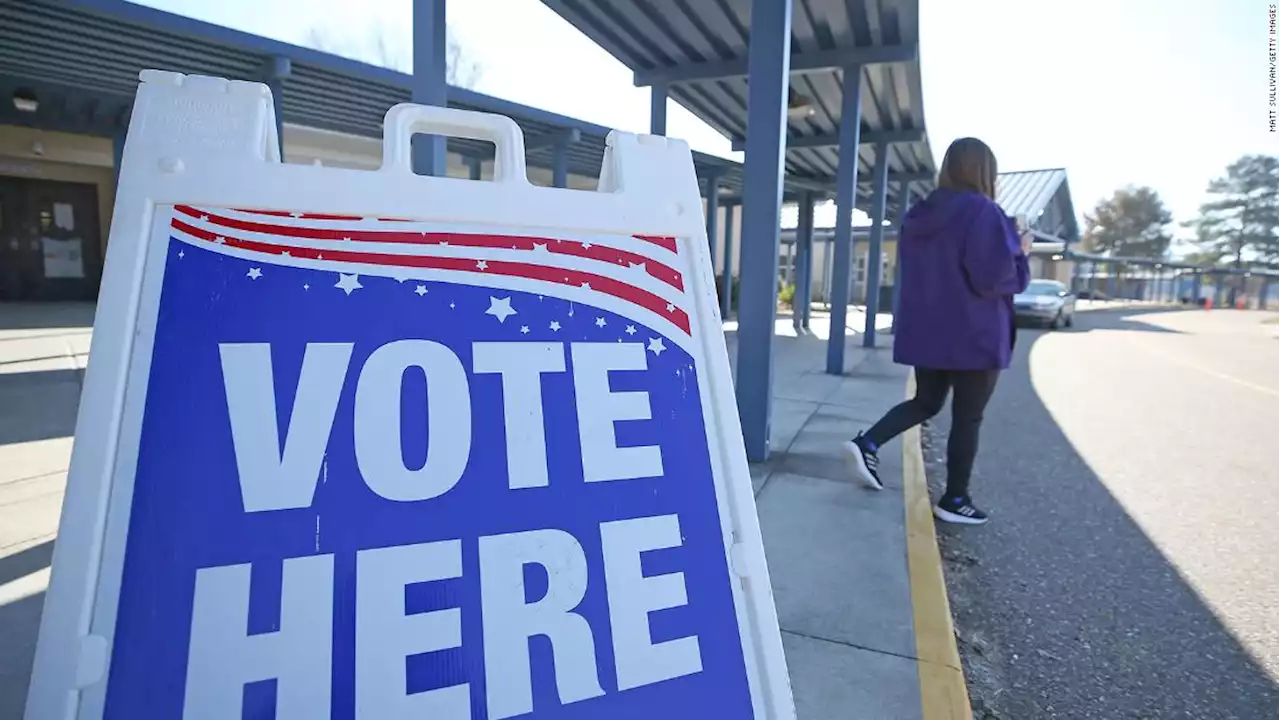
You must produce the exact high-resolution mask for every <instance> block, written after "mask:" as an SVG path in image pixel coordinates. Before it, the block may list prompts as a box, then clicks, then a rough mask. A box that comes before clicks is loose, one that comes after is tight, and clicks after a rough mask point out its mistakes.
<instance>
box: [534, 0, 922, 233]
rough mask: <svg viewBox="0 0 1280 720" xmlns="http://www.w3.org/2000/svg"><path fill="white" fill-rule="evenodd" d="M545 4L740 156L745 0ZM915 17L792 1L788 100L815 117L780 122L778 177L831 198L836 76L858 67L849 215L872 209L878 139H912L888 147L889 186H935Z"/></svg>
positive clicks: (845, 4)
mask: <svg viewBox="0 0 1280 720" xmlns="http://www.w3.org/2000/svg"><path fill="white" fill-rule="evenodd" d="M543 2H544V3H545V4H546V5H547V6H548V7H550V8H551V9H553V10H554V11H555V12H556V13H558V14H559V15H560V16H561V17H563V18H564V19H566V20H567V21H569V22H570V23H571V24H573V25H574V26H575V27H577V28H578V29H579V30H581V31H582V32H583V33H585V34H586V35H587V36H588V37H590V38H591V39H592V40H594V41H595V42H596V43H598V44H599V45H600V46H601V47H603V48H604V49H605V50H607V51H608V52H609V53H610V54H612V55H613V56H614V57H615V58H617V59H618V60H620V61H621V62H622V63H624V64H625V65H626V66H627V67H629V68H631V69H632V70H633V71H634V72H635V81H636V84H637V85H641V86H644V85H666V86H667V88H668V93H669V94H670V97H671V98H673V99H674V100H676V101H677V102H679V103H680V104H681V105H683V106H684V107H686V108H688V109H689V110H690V111H691V112H692V113H693V114H694V115H696V116H698V117H699V118H701V119H702V120H703V121H705V122H706V123H708V124H709V125H711V126H712V127H714V128H716V129H717V130H719V131H720V132H721V133H723V134H724V135H726V136H727V137H729V138H731V139H732V140H734V141H737V144H738V145H739V146H740V143H741V141H743V140H744V139H745V138H746V132H747V128H746V123H747V78H746V63H747V40H748V36H749V31H750V15H751V0H719V1H718V2H688V1H687V0H612V1H611V2H594V0H543ZM917 16H918V5H917V0H849V1H846V0H794V9H793V18H792V37H791V49H792V55H791V95H792V102H793V103H796V102H807V103H808V104H809V105H810V107H811V108H812V109H813V113H812V114H811V115H810V116H808V117H807V118H800V119H797V118H796V117H790V116H789V119H788V129H787V130H788V136H789V142H788V152H787V162H786V168H787V172H788V173H789V175H790V176H791V177H792V178H803V179H807V180H809V181H812V182H816V183H821V184H823V185H826V186H827V187H828V188H832V189H833V188H834V185H835V175H836V168H837V166H838V164H839V157H838V152H837V148H836V139H837V135H838V133H839V126H840V112H841V97H842V92H841V82H842V73H843V71H842V70H841V68H842V67H844V66H847V65H849V64H851V63H855V62H861V63H864V65H863V70H862V72H863V73H864V77H863V83H862V128H861V132H862V135H861V140H862V142H863V145H862V146H861V147H860V148H859V156H860V160H861V162H860V163H859V165H860V168H859V171H858V175H859V179H860V183H859V202H858V205H859V206H860V207H868V206H869V205H870V201H869V197H870V183H869V180H870V176H871V172H870V169H871V164H872V163H873V162H874V159H875V158H874V145H872V144H870V143H873V142H874V141H876V140H877V139H902V138H918V139H914V140H913V141H911V142H895V143H894V144H892V145H890V151H889V154H890V167H889V170H890V173H891V174H890V180H894V179H898V180H903V179H907V180H910V181H912V182H917V183H919V184H920V185H922V186H925V187H931V186H932V185H933V183H934V174H935V168H934V162H933V154H932V152H931V151H930V149H929V141H928V138H927V136H926V135H925V133H924V128H925V123H924V109H923V100H922V96H921V91H920V66H919V61H918V59H917V47H918V43H919V38H918V17H917ZM863 178H866V179H867V182H866V183H865V184H864V183H863V182H862V179H863ZM890 200H891V201H892V200H893V198H890Z"/></svg>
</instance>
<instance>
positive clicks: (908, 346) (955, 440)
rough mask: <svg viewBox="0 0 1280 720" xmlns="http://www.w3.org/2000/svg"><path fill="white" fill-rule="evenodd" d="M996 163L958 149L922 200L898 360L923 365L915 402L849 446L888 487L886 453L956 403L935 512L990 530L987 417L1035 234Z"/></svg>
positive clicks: (908, 241) (904, 235)
mask: <svg viewBox="0 0 1280 720" xmlns="http://www.w3.org/2000/svg"><path fill="white" fill-rule="evenodd" d="M995 195H996V158H995V155H994V154H992V152H991V149H990V148H989V147H987V145H986V144H985V143H983V142H982V141H981V140H977V139H975V138H961V139H959V140H956V141H955V142H953V143H951V147H949V148H947V154H946V156H945V157H944V158H943V161H942V170H941V172H939V174H938V189H937V190H934V191H933V192H932V193H931V194H930V195H929V197H927V198H925V199H924V200H922V201H920V202H918V203H916V204H915V205H914V206H912V207H911V209H910V210H909V211H908V212H907V214H906V217H904V218H903V220H902V227H901V229H900V231H899V233H898V242H899V243H900V248H899V251H900V255H899V262H900V263H901V268H900V270H901V276H900V280H899V282H901V283H902V288H901V293H900V295H899V299H898V311H897V317H896V318H895V322H894V325H895V331H894V342H893V360H894V362H896V363H899V364H902V365H910V366H912V367H913V368H914V369H915V377H916V392H915V397H913V398H911V399H910V400H907V401H906V402H903V403H901V404H899V405H898V406H896V407H894V408H893V409H892V410H890V411H889V412H888V413H886V414H885V416H884V417H882V418H881V419H880V421H879V422H877V423H876V424H875V425H872V426H871V429H869V430H867V431H866V432H864V433H859V434H858V436H857V437H856V438H854V439H853V440H850V441H848V442H846V443H845V452H846V453H847V454H848V457H849V460H850V464H851V465H852V467H853V469H854V471H855V473H856V474H857V475H858V477H860V478H861V479H862V480H863V481H864V482H866V483H867V484H868V485H870V486H871V487H873V488H875V489H877V490H879V489H881V488H882V487H884V486H883V484H882V483H881V482H880V474H879V471H878V466H879V458H878V457H877V455H876V453H877V451H878V450H879V449H880V447H881V446H882V445H884V444H885V443H887V442H889V441H890V440H892V439H893V438H895V437H897V436H898V435H899V434H901V433H902V432H904V431H906V430H907V429H908V428H911V427H914V426H915V425H918V424H920V423H922V422H924V421H925V420H927V419H929V418H931V417H933V416H934V415H936V414H938V412H939V411H940V410H942V406H943V404H944V403H945V402H946V400H947V393H948V392H954V393H955V397H954V399H953V400H952V407H951V413H952V416H951V417H952V419H951V435H950V437H949V438H948V439H947V489H946V492H945V493H944V494H943V496H942V497H941V498H940V499H939V500H938V503H937V504H936V505H934V507H933V514H934V515H935V516H937V518H938V519H939V520H943V521H945V522H951V523H964V524H968V525H981V524H982V523H985V522H986V521H987V515H986V513H984V512H983V511H981V510H979V509H978V508H977V507H976V506H975V505H974V504H973V500H972V498H971V497H970V496H969V475H970V473H971V472H972V470H973V459H974V457H975V456H976V455H977V452H978V430H979V428H980V427H981V426H982V413H983V410H985V409H986V407H987V401H988V400H990V399H991V393H992V391H993V390H995V387H996V380H997V379H998V378H999V376H1000V371H1001V370H1004V369H1005V368H1007V367H1009V359H1010V356H1011V355H1012V353H1013V343H1014V336H1015V332H1016V331H1015V328H1014V316H1013V296H1014V295H1016V294H1018V293H1020V292H1022V291H1023V290H1026V289H1027V283H1028V282H1029V281H1030V273H1029V271H1028V269H1027V255H1026V253H1027V250H1028V249H1029V248H1030V245H1031V235H1030V233H1029V232H1027V231H1026V230H1025V228H1021V227H1019V223H1017V222H1015V221H1014V220H1013V219H1012V218H1010V217H1008V216H1007V215H1005V213H1004V211H1003V210H1001V209H1000V206H998V205H996V202H995Z"/></svg>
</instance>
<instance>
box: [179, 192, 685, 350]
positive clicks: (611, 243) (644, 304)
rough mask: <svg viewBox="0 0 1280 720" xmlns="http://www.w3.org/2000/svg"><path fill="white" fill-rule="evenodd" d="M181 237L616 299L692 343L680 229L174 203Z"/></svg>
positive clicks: (261, 255) (305, 259) (387, 270)
mask: <svg viewBox="0 0 1280 720" xmlns="http://www.w3.org/2000/svg"><path fill="white" fill-rule="evenodd" d="M170 231H171V233H172V234H173V235H174V237H176V238H177V239H179V240H182V241H184V242H188V243H191V244H193V245H197V246H201V247H205V248H207V249H211V250H214V251H216V252H221V253H225V254H229V255H236V256H239V257H244V258H247V259H256V260H260V261H262V262H267V263H270V264H274V265H286V266H294V267H308V268H313V269H321V270H332V271H334V272H337V273H339V274H350V275H356V276H357V277H358V276H359V275H374V276H383V277H391V278H395V279H397V280H401V281H403V280H406V279H410V278H413V279H423V280H436V281H444V282H454V283H463V284H469V285H481V286H492V287H510V288H514V289H521V290H531V291H533V292H537V293H543V294H546V295H550V296H553V297H561V298H565V299H570V300H576V301H580V302H584V303H588V304H590V303H592V302H593V301H595V302H596V303H597V304H601V303H602V302H607V303H608V304H615V303H614V302H613V301H618V302H621V303H622V304H623V306H624V307H622V308H619V309H622V310H626V311H627V312H628V313H629V314H632V315H634V316H635V317H636V319H638V320H641V321H643V322H645V323H646V324H648V325H650V326H651V327H653V328H654V329H655V330H657V331H659V332H662V333H663V334H665V335H667V336H668V337H669V338H670V339H671V340H672V341H674V342H676V343H678V344H681V345H685V344H687V343H689V341H690V332H691V327H690V317H689V311H690V309H691V297H690V295H689V293H688V291H687V288H686V279H685V276H684V275H683V274H682V273H681V272H680V270H679V269H677V268H678V267H679V266H680V264H681V262H682V258H681V256H680V252H679V248H678V246H677V244H676V241H675V238H673V237H663V236H652V235H592V234H586V233H556V234H554V235H550V234H548V235H536V236H535V235H513V234H501V233H497V232H494V233H487V232H482V231H477V229H476V228H475V227H473V226H472V227H463V226H456V227H452V226H448V225H445V224H441V223H423V222H419V221H414V220H405V219H399V218H381V217H357V216H350V215H331V214H318V213H300V212H282V211H268V210H244V209H226V208H205V207H193V206H189V205H177V206H174V209H173V213H172V217H171V220H170Z"/></svg>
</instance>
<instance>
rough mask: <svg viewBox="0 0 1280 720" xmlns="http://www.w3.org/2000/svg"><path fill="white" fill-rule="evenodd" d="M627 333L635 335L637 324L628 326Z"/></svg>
mask: <svg viewBox="0 0 1280 720" xmlns="http://www.w3.org/2000/svg"><path fill="white" fill-rule="evenodd" d="M627 334H628V335H635V334H636V326H635V325H628V326H627Z"/></svg>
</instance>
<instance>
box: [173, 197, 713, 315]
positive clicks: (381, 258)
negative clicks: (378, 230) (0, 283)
mask: <svg viewBox="0 0 1280 720" xmlns="http://www.w3.org/2000/svg"><path fill="white" fill-rule="evenodd" d="M172 224H173V227H174V228H176V229H178V230H181V231H182V232H185V233H187V234H188V235H191V236H192V237H197V238H200V239H201V240H207V241H209V242H216V238H218V237H222V238H223V240H224V242H223V243H222V244H225V245H226V246H228V247H233V248H240V249H242V250H250V251H253V252H259V253H265V254H268V255H280V254H282V253H283V252H285V251H288V252H289V254H290V256H291V257H296V258H304V259H315V260H320V259H323V260H332V261H335V262H351V263H364V264H367V265H397V266H401V267H419V268H431V269H436V270H454V271H461V272H479V273H489V274H494V275H507V276H512V277H522V278H527V279H530V280H541V281H543V282H550V283H556V284H557V285H567V286H581V285H582V284H583V283H590V284H591V289H592V290H595V291H597V292H601V293H604V294H606V295H612V296H613V297H616V298H618V299H619V300H625V301H627V302H629V303H632V304H635V305H639V306H640V307H643V308H645V309H647V310H650V311H652V312H654V313H656V314H658V315H660V316H662V317H665V318H667V319H668V320H670V321H671V323H672V324H674V325H675V326H676V327H678V328H680V329H681V330H683V331H684V332H685V333H688V332H689V315H688V313H686V312H685V311H684V310H681V309H680V308H674V309H673V310H670V311H668V310H667V305H668V303H667V301H666V300H664V299H662V298H660V297H658V296H657V295H654V294H652V293H650V292H648V291H645V290H642V289H640V288H637V287H634V286H632V285H628V284H627V283H624V282H622V281H620V280H614V279H613V278H610V277H606V276H603V275H596V274H595V273H589V272H582V271H580V270H568V269H565V268H555V267H547V266H545V265H531V264H529V263H518V262H506V261H502V260H487V261H486V263H487V269H486V270H483V271H480V270H477V268H476V260H475V259H472V258H452V257H431V256H424V255H391V254H387V253H369V252H353V251H349V250H332V249H330V250H317V249H315V248H299V247H285V246H281V245H272V244H268V243H262V242H256V241H253V240H243V239H240V238H234V237H226V236H219V235H217V234H216V233H213V232H210V231H208V230H204V229H202V228H197V227H195V226H193V225H189V224H187V223H185V222H183V221H181V220H179V219H177V218H174V219H173V221H172ZM322 255H323V256H324V257H323V258H321V257H320V256H322Z"/></svg>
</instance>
